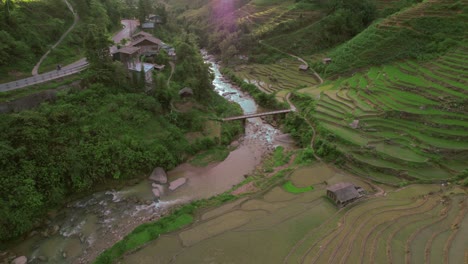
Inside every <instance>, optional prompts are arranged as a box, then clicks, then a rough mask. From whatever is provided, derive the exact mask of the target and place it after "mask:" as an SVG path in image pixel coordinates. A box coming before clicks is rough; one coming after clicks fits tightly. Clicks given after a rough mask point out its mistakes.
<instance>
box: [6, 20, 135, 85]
mask: <svg viewBox="0 0 468 264" xmlns="http://www.w3.org/2000/svg"><path fill="white" fill-rule="evenodd" d="M121 23H122V25H123V26H124V28H123V29H122V30H121V31H119V32H118V33H117V34H115V35H114V36H113V37H112V40H113V41H114V43H116V44H117V43H119V42H120V41H121V40H122V39H124V38H130V37H131V34H132V33H133V32H134V31H135V29H136V28H137V26H138V21H137V20H129V19H124V20H122V21H121ZM115 50H117V47H116V46H115V45H114V46H112V47H111V48H110V51H111V52H112V51H115ZM87 66H88V62H87V61H86V58H82V59H80V60H78V61H76V62H74V63H71V64H69V65H66V66H64V67H62V69H61V70H54V71H50V72H46V73H43V74H38V75H36V76H32V77H28V78H24V79H21V80H16V81H13V82H9V83H2V84H0V92H8V91H13V90H16V89H20V88H24V87H27V86H31V85H35V84H39V83H44V82H48V81H51V80H55V79H58V78H62V77H65V76H69V75H72V74H76V73H79V72H81V71H82V70H84V69H85V68H86V67H87Z"/></svg>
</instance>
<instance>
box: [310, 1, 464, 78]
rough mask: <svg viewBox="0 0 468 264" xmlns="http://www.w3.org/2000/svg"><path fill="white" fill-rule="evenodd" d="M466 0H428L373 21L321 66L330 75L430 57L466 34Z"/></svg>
mask: <svg viewBox="0 0 468 264" xmlns="http://www.w3.org/2000/svg"><path fill="white" fill-rule="evenodd" d="M467 4H468V1H467V0H458V1H453V0H428V1H424V2H422V3H420V4H417V5H414V6H412V7H410V8H407V9H405V10H404V11H401V12H398V13H396V14H394V15H391V16H389V17H388V18H385V19H383V20H381V21H378V22H376V23H374V24H373V25H372V26H370V27H369V28H367V29H366V30H364V31H363V32H362V33H360V34H359V35H357V36H356V37H354V38H353V39H352V40H350V41H348V42H346V43H344V44H343V45H341V46H339V47H337V48H336V49H334V50H332V51H330V52H329V53H328V54H327V57H331V58H332V59H333V63H331V64H330V65H329V66H327V67H324V66H322V65H320V64H317V65H316V66H317V67H318V70H322V72H326V73H327V74H328V75H330V74H334V73H340V72H346V71H352V70H354V69H355V68H360V67H365V66H368V65H376V64H377V65H378V64H384V63H388V62H392V61H395V60H398V59H406V58H411V59H423V60H427V59H431V58H435V57H437V56H438V55H441V54H443V53H444V52H446V51H448V50H449V49H451V48H453V47H457V46H459V45H460V44H461V42H463V40H464V39H465V38H466V37H467V34H466V32H468V13H467V11H468V9H467V8H466V6H467Z"/></svg>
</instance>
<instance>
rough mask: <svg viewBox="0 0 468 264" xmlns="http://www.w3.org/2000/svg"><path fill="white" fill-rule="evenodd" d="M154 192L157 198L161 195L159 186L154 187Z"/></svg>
mask: <svg viewBox="0 0 468 264" xmlns="http://www.w3.org/2000/svg"><path fill="white" fill-rule="evenodd" d="M153 194H154V196H156V198H159V197H161V192H160V191H159V189H158V188H155V189H153Z"/></svg>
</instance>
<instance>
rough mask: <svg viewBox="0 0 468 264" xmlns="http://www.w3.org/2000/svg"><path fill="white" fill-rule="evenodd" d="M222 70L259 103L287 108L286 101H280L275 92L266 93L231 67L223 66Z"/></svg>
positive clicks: (266, 106)
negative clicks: (242, 77)
mask: <svg viewBox="0 0 468 264" xmlns="http://www.w3.org/2000/svg"><path fill="white" fill-rule="evenodd" d="M221 72H222V73H223V74H224V76H226V77H227V78H229V79H230V80H231V81H232V82H233V83H235V84H236V85H238V86H239V87H240V88H241V89H242V90H243V91H245V92H248V93H249V94H250V95H251V96H252V97H253V98H254V99H255V102H257V104H258V105H260V106H262V107H265V108H271V109H286V108H287V105H286V104H285V103H279V102H278V101H277V100H276V99H275V96H274V95H273V94H266V93H264V92H262V91H260V90H259V89H258V88H257V86H255V85H254V84H251V83H246V82H245V81H244V80H242V79H240V78H239V77H237V76H236V75H235V74H234V73H233V72H232V71H231V70H230V69H228V68H223V69H222V70H221Z"/></svg>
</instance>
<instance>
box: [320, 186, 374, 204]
mask: <svg viewBox="0 0 468 264" xmlns="http://www.w3.org/2000/svg"><path fill="white" fill-rule="evenodd" d="M364 192H365V191H364V189H362V188H361V187H359V186H355V185H354V184H352V183H349V182H340V183H337V184H334V185H332V186H329V187H328V188H327V196H328V197H329V198H330V199H332V200H333V201H334V202H335V203H336V204H337V205H338V206H339V207H342V206H345V205H347V204H349V203H351V202H353V201H355V200H356V199H358V198H360V197H362V196H363V195H364Z"/></svg>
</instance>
